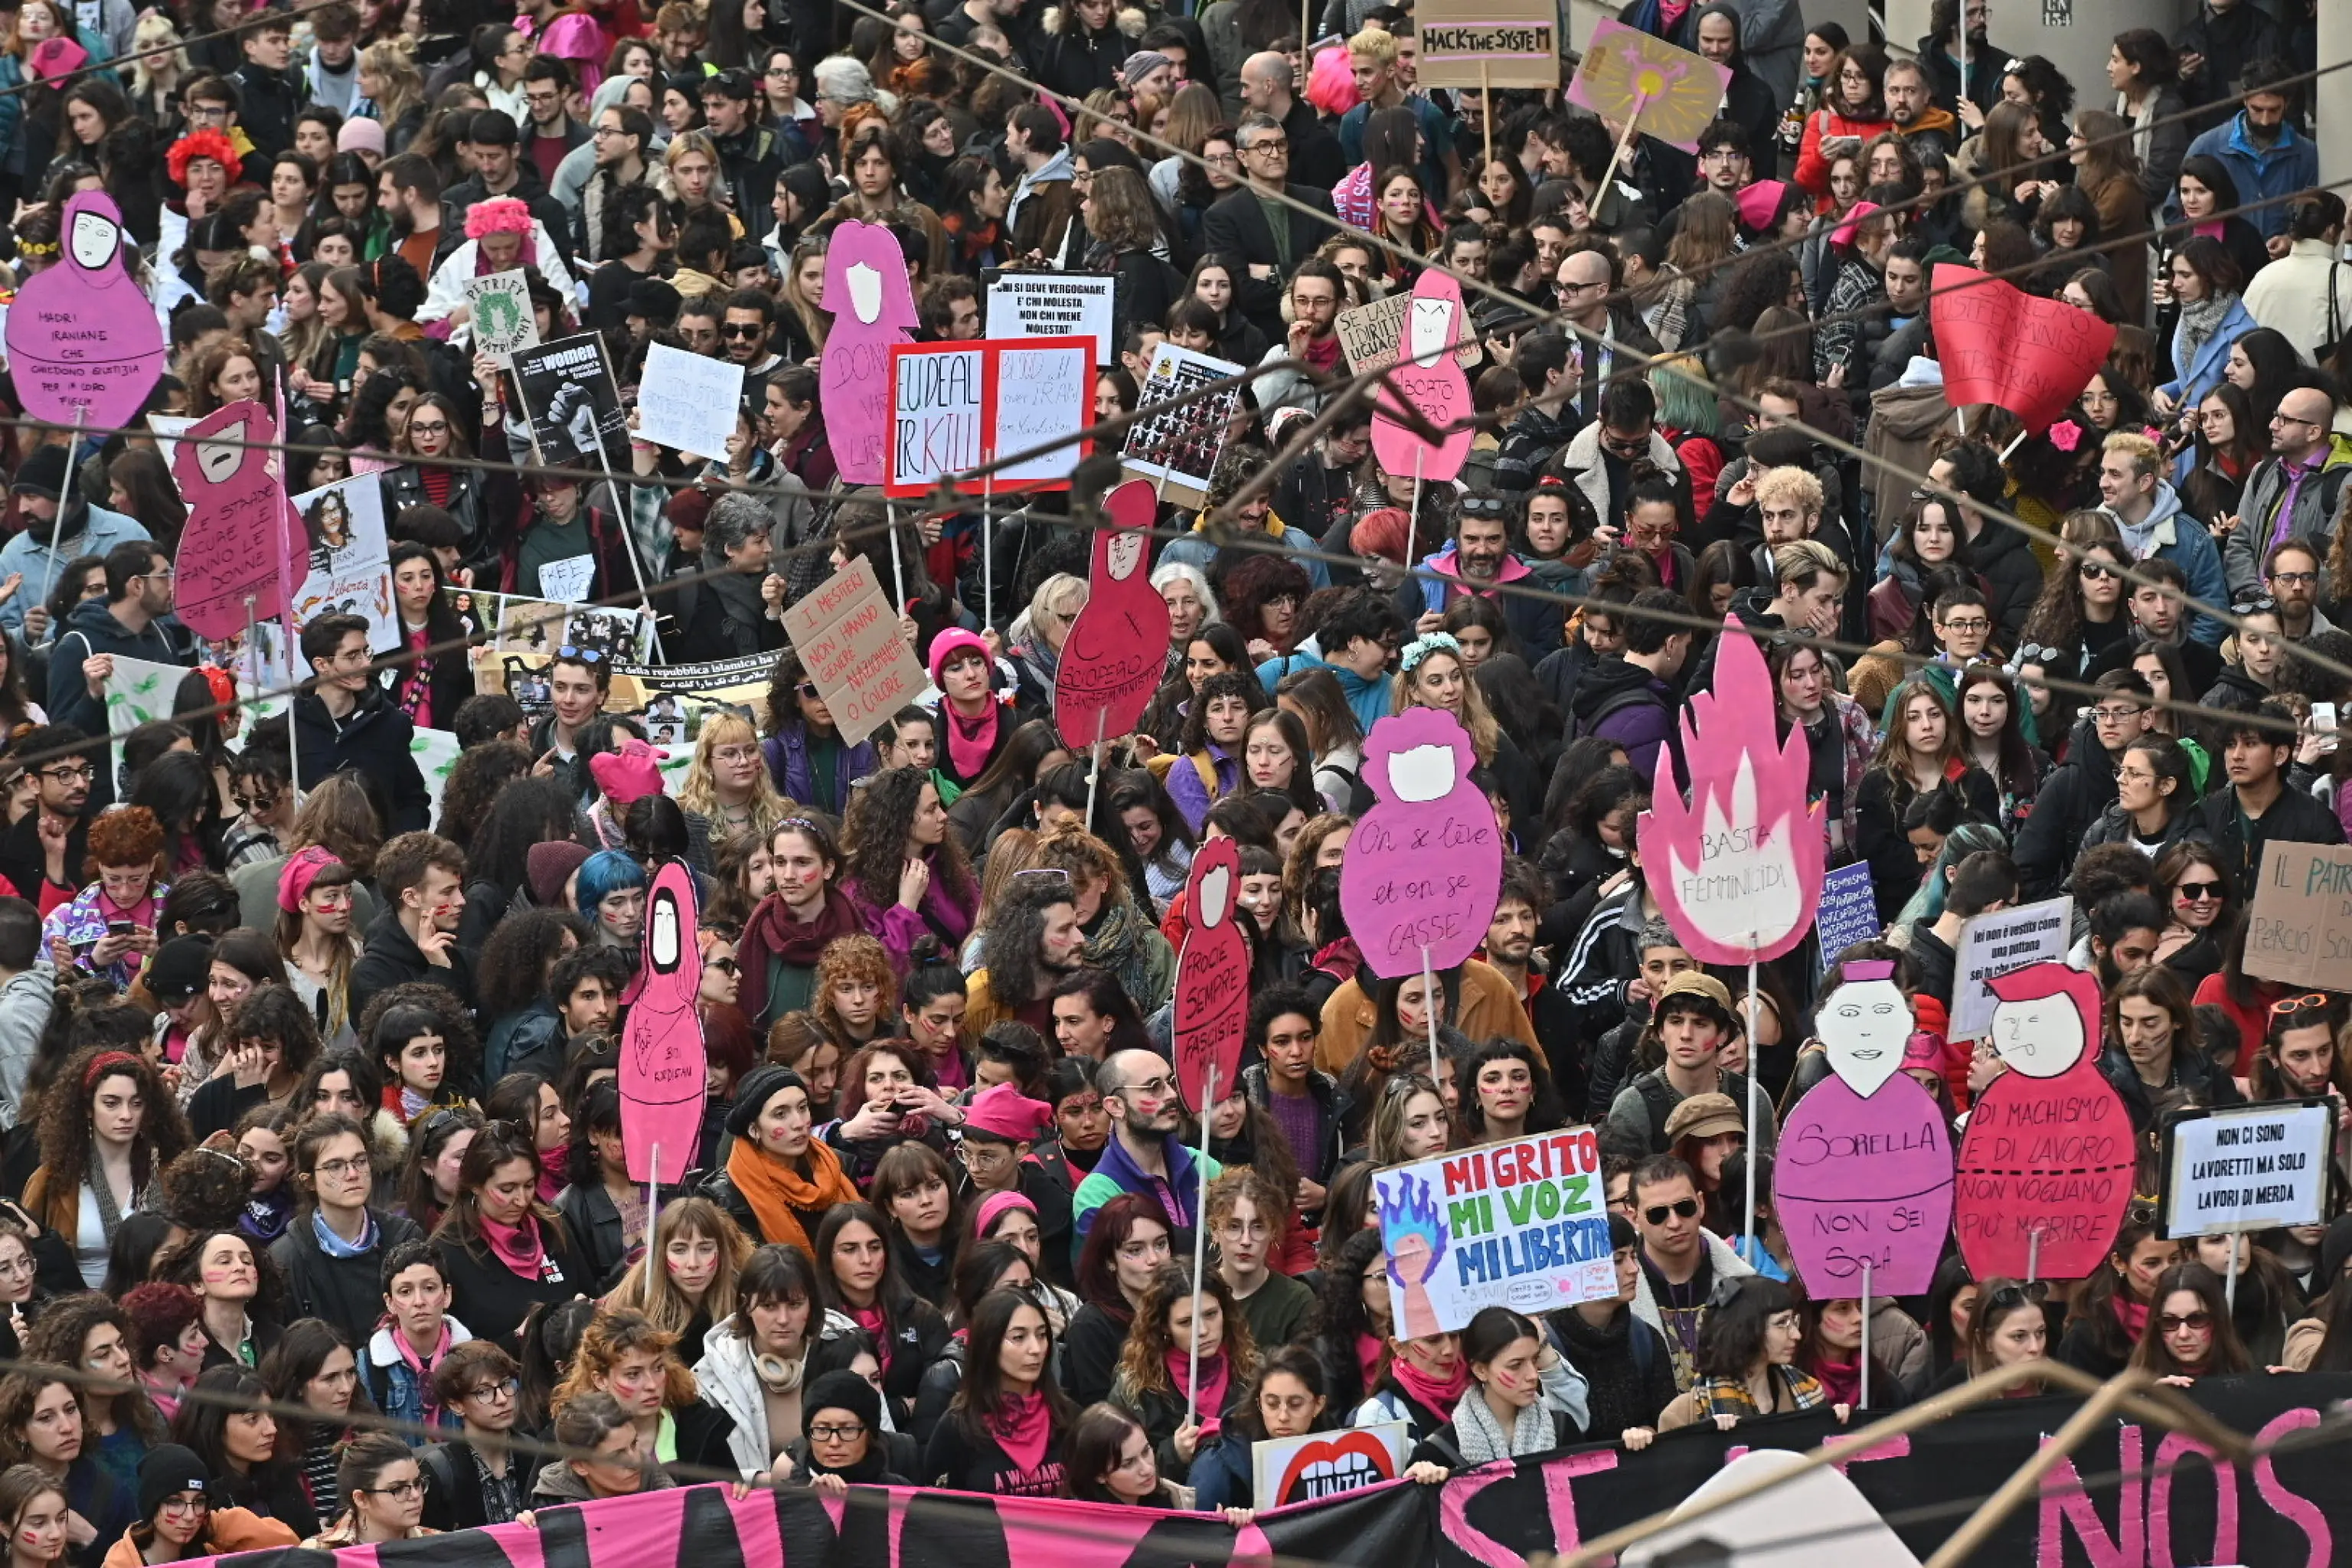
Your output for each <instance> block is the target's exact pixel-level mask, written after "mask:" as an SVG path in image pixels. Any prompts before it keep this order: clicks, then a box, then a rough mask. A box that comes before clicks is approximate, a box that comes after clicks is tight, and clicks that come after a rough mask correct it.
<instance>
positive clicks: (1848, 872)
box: [1813, 860, 1879, 973]
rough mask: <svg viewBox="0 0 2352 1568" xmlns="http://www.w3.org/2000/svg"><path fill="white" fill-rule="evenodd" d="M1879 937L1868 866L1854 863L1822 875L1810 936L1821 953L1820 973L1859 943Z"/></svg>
mask: <svg viewBox="0 0 2352 1568" xmlns="http://www.w3.org/2000/svg"><path fill="white" fill-rule="evenodd" d="M1878 934H1879V925H1878V891H1877V889H1875V888H1874V887H1873V886H1872V885H1871V881H1870V862H1869V861H1867V860H1856V861H1854V862H1853V864H1852V865H1849V866H1840V867H1838V868H1836V869H1835V870H1833V871H1824V872H1822V896H1821V899H1820V901H1818V902H1817V903H1815V904H1814V906H1813V935H1814V937H1815V938H1816V939H1817V940H1818V942H1819V944H1820V947H1821V950H1822V973H1828V971H1829V966H1830V965H1831V964H1832V963H1836V962H1837V955H1838V954H1839V953H1841V952H1844V951H1845V950H1846V949H1847V948H1849V947H1852V946H1853V944H1854V943H1855V942H1870V941H1874V940H1875V939H1876V937H1877V936H1878Z"/></svg>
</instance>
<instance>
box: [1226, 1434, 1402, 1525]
mask: <svg viewBox="0 0 2352 1568" xmlns="http://www.w3.org/2000/svg"><path fill="white" fill-rule="evenodd" d="M1411 1434H1412V1427H1411V1426H1408V1425H1407V1424H1406V1423H1404V1422H1402V1421H1375V1422H1373V1423H1372V1424H1371V1425H1370V1426H1356V1427H1351V1428H1349V1430H1347V1431H1344V1432H1308V1433H1306V1434H1304V1435H1303V1436H1297V1437H1268V1438H1265V1440H1263V1441H1261V1442H1256V1443H1252V1444H1251V1445H1250V1476H1251V1479H1252V1480H1253V1482H1254V1483H1255V1486H1254V1489H1253V1492H1252V1495H1253V1496H1255V1498H1256V1499H1257V1506H1258V1507H1259V1509H1260V1510H1265V1509H1269V1508H1286V1507H1288V1506H1289V1505H1290V1504H1292V1503H1295V1502H1320V1501H1322V1500H1324V1499H1325V1498H1330V1497H1338V1496H1339V1494H1340V1493H1341V1492H1351V1491H1356V1490H1359V1489H1362V1488H1364V1487H1376V1486H1378V1485H1380V1484H1381V1482H1382V1481H1392V1480H1394V1479H1397V1478H1398V1477H1399V1476H1401V1475H1402V1474H1404V1467H1405V1458H1406V1456H1407V1455H1408V1454H1410V1453H1411V1452H1412V1436H1411Z"/></svg>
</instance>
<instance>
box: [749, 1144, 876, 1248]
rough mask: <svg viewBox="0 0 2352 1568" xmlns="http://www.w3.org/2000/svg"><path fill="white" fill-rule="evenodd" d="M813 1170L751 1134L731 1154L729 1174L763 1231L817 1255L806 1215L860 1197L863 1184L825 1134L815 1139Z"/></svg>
mask: <svg viewBox="0 0 2352 1568" xmlns="http://www.w3.org/2000/svg"><path fill="white" fill-rule="evenodd" d="M808 1163H809V1172H810V1173H809V1174H808V1175H805V1176H803V1175H802V1174H801V1173H799V1172H798V1171H795V1170H793V1168H792V1166H790V1165H788V1164H786V1163H784V1162H783V1161H782V1160H779V1159H777V1158H776V1157H775V1156H774V1155H773V1154H771V1153H769V1152H767V1151H765V1150H764V1149H761V1147H760V1146H759V1145H758V1144H757V1143H755V1142H752V1141H751V1139H749V1138H738V1139H736V1140H735V1146H734V1147H733V1148H732V1149H730V1150H729V1151H728V1153H727V1179H728V1180H729V1181H730V1182H732V1183H734V1184H735V1190H736V1191H737V1192H739V1193H740V1194H743V1201H744V1202H746V1203H748V1204H750V1205H751V1217H752V1218H754V1219H756V1220H758V1221H759V1222H760V1234H761V1237H763V1238H764V1239H766V1240H768V1241H771V1242H789V1243H791V1244H792V1245H793V1246H794V1247H799V1248H800V1249H801V1250H802V1251H803V1252H805V1253H807V1254H808V1255H809V1256H810V1257H811V1258H814V1257H815V1256H816V1248H815V1247H813V1246H811V1245H810V1243H809V1237H808V1231H807V1229H806V1228H805V1227H804V1226H802V1224H801V1217H800V1216H801V1215H804V1214H805V1215H815V1214H818V1213H821V1212H822V1211H824V1210H825V1209H829V1208H831V1207H832V1206H833V1205H835V1204H850V1203H856V1201H857V1184H856V1183H855V1182H852V1181H851V1180H850V1179H849V1174H848V1173H847V1172H845V1171H844V1170H843V1169H842V1168H841V1158H840V1156H839V1155H837V1154H835V1152H833V1151H832V1150H831V1149H830V1148H828V1147H826V1145H825V1143H824V1140H823V1139H820V1138H812V1139H810V1140H809V1147H808Z"/></svg>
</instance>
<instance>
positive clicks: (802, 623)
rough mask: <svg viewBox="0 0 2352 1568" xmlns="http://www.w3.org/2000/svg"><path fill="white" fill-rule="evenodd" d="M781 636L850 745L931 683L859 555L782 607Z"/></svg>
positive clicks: (844, 741) (870, 566)
mask: <svg viewBox="0 0 2352 1568" xmlns="http://www.w3.org/2000/svg"><path fill="white" fill-rule="evenodd" d="M784 635H785V636H786V637H790V638H792V641H793V647H794V648H795V649H797V650H798V651H799V653H800V656H801V665H802V668H804V669H805V670H807V672H808V678H809V679H811V680H812V681H814V682H815V683H816V689H817V695H818V696H820V697H821V698H823V699H824V705H825V707H826V708H827V709H828V710H830V711H831V712H832V714H833V723H834V728H835V730H836V731H839V732H840V734H841V743H842V744H843V745H845V746H854V745H856V744H857V742H860V741H862V740H864V739H866V736H868V735H870V734H872V733H873V732H874V731H875V730H876V729H877V727H878V726H879V725H880V724H881V723H882V721H884V720H886V719H887V718H889V717H890V715H891V714H893V713H896V712H897V711H898V710H899V709H901V708H904V707H905V706H906V705H907V704H908V703H909V702H912V701H913V700H915V699H916V698H917V697H918V696H919V695H921V693H922V691H923V689H924V688H926V687H927V686H929V684H930V682H929V680H928V679H925V677H924V675H923V671H922V669H921V668H920V667H919V666H918V665H917V664H916V663H915V656H914V655H913V654H912V653H910V652H908V648H907V639H906V638H905V637H900V636H899V635H898V612H897V611H896V610H894V609H892V608H891V607H890V599H889V596H888V595H886V594H885V593H883V592H882V585H881V584H879V583H877V582H876V581H875V578H874V566H873V563H871V562H869V561H867V560H866V558H865V557H864V556H862V555H861V556H859V557H858V558H857V559H856V560H855V561H852V562H851V563H849V564H848V565H847V566H845V567H844V568H843V569H842V570H840V571H838V572H836V573H835V574H833V575H832V576H830V577H828V578H826V579H825V580H824V582H822V583H820V584H817V585H816V586H815V587H814V588H813V589H811V590H810V591H809V592H808V593H807V594H806V595H803V597H802V598H801V599H800V600H799V601H798V602H797V603H795V604H794V605H793V606H792V607H791V608H790V609H788V610H786V611H785V612H784Z"/></svg>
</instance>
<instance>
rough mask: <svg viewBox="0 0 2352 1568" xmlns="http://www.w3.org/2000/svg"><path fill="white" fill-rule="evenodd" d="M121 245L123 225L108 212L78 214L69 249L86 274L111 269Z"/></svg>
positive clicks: (83, 212)
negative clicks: (108, 214) (115, 254)
mask: <svg viewBox="0 0 2352 1568" xmlns="http://www.w3.org/2000/svg"><path fill="white" fill-rule="evenodd" d="M121 244H122V226H121V225H120V224H118V223H116V222H115V221H114V220H113V219H112V218H110V217H108V216H106V215H105V214H104V213H100V212H90V211H88V210H85V211H82V212H78V213H76V214H74V220H73V229H72V233H71V236H70V238H69V240H68V249H69V250H70V251H71V252H72V253H73V258H74V265H75V266H77V267H79V268H82V269H83V270H84V271H86V272H96V271H99V270H100V269H101V268H109V267H111V266H112V265H113V264H114V253H115V251H116V250H117V249H119V248H120V247H121Z"/></svg>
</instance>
